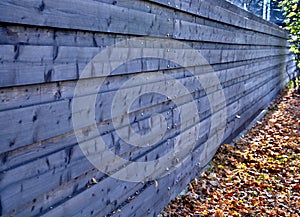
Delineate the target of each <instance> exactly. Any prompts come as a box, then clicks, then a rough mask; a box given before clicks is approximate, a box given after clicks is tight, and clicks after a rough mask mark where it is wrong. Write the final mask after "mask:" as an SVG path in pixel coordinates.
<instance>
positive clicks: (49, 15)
mask: <svg viewBox="0 0 300 217" xmlns="http://www.w3.org/2000/svg"><path fill="white" fill-rule="evenodd" d="M139 36H151V37H154V38H157V39H170V38H171V39H175V40H178V41H180V42H183V43H185V44H187V45H189V46H191V47H192V48H193V49H194V50H196V51H197V52H199V53H200V54H201V55H202V56H203V57H204V58H205V59H206V60H207V61H208V63H209V64H210V65H211V67H212V69H213V70H214V73H215V75H216V76H217V78H218V79H219V81H220V85H221V87H222V89H223V92H224V95H225V98H226V105H225V107H224V108H226V111H227V117H226V118H227V119H226V123H224V124H225V125H226V129H225V135H224V137H223V140H224V141H225V140H229V139H232V138H234V137H235V136H236V135H237V134H238V133H239V132H240V131H241V130H242V129H243V128H244V127H245V126H246V125H247V123H249V121H250V120H251V119H252V118H254V117H255V115H256V114H257V113H258V112H259V111H260V110H261V109H263V108H264V107H265V106H267V105H268V103H269V102H270V101H271V100H272V99H273V98H274V97H275V96H276V95H277V94H278V92H279V91H280V89H281V87H282V86H283V85H285V82H286V81H287V79H288V78H292V77H293V76H294V71H295V63H294V61H293V56H292V55H291V54H290V53H289V51H288V49H289V44H288V43H287V34H286V33H285V32H284V31H283V30H282V29H280V28H279V27H277V26H276V25H274V24H271V23H269V22H266V21H264V20H262V19H260V18H258V17H256V16H254V15H252V14H250V13H248V12H246V11H243V10H242V9H240V8H238V7H236V6H234V5H231V4H229V3H228V2H226V1H223V0H215V1H208V0H196V1H187V0H169V1H164V0H149V1H144V0H138V1H135V0H118V1H114V0H85V1H81V0H60V1H58V0H2V1H1V2H0V144H1V146H0V215H1V216H20V217H23V216H156V215H157V214H159V212H160V210H161V209H163V207H164V206H165V205H166V204H167V203H168V202H169V201H170V200H171V199H174V198H175V197H176V196H177V195H178V193H180V192H181V190H182V189H183V188H185V186H186V184H187V183H188V182H189V181H190V180H191V179H192V178H193V177H195V176H196V175H197V173H199V172H200V171H201V170H202V169H203V168H205V166H206V164H207V163H208V162H209V161H210V160H211V158H212V157H213V155H214V154H215V152H216V150H217V148H218V147H219V145H220V144H210V145H206V143H205V142H207V141H210V139H211V138H209V135H210V134H209V133H210V132H212V133H213V134H214V135H215V134H217V133H219V132H220V127H219V126H211V117H212V111H211V108H210V102H209V100H208V97H209V96H211V95H213V94H214V92H215V91H216V90H217V88H218V87H217V85H216V84H210V83H209V81H207V82H208V83H209V84H210V85H207V88H206V89H204V88H203V85H201V82H197V80H196V79H195V77H193V76H191V71H190V70H192V69H195V68H197V69H199V70H202V73H203V74H205V73H207V67H206V66H205V65H204V66H203V65H202V66H198V65H195V64H191V65H190V66H188V67H186V68H183V67H181V66H180V65H179V64H178V63H173V62H170V61H166V60H162V59H155V58H153V59H137V60H134V61H131V62H128V63H127V64H124V65H122V66H120V67H119V68H118V69H117V70H115V71H114V72H112V73H111V75H110V76H108V77H107V78H106V79H105V83H104V84H103V85H102V86H101V88H100V89H98V90H92V91H90V92H87V93H86V95H84V96H80V97H82V99H86V100H85V102H86V105H88V103H89V99H90V96H91V94H95V93H97V94H98V97H97V99H96V103H95V107H96V108H97V112H96V114H95V121H96V122H97V125H98V129H99V132H100V134H101V136H102V138H103V139H104V141H105V142H106V145H107V148H109V149H110V150H112V151H113V152H114V153H116V154H117V155H119V156H121V157H123V158H124V159H127V160H131V161H146V162H147V161H151V160H155V159H157V158H160V157H162V156H164V155H165V154H166V153H168V152H169V151H170V150H172V147H173V145H174V142H175V139H176V137H177V136H178V135H182V137H183V142H184V143H188V142H189V139H190V137H189V136H185V132H187V130H188V129H189V128H191V127H193V126H194V124H196V125H199V126H201V130H200V131H199V139H198V141H197V144H196V146H195V148H194V150H193V152H192V153H190V154H189V155H188V156H186V158H185V159H183V161H182V162H180V164H178V165H177V166H178V168H177V169H176V170H175V171H174V172H172V173H171V174H169V175H167V176H165V177H162V178H160V179H158V180H156V181H158V186H155V183H154V181H148V182H144V183H142V182H139V183H133V182H126V181H121V180H117V179H113V178H111V177H109V176H108V175H106V174H104V173H103V172H101V171H98V170H97V169H96V168H95V167H94V166H93V165H92V164H91V163H90V162H89V161H88V159H87V158H86V156H85V155H84V154H83V152H82V150H81V149H80V147H79V145H78V142H77V140H76V137H75V134H74V128H73V123H72V118H73V114H72V112H73V110H72V102H73V100H74V98H73V95H74V90H75V87H76V84H77V82H78V79H79V76H80V75H81V72H82V70H83V69H84V67H85V66H86V65H87V64H88V63H89V62H90V61H91V60H92V59H93V58H94V57H95V56H96V55H97V54H98V53H99V52H101V51H103V50H104V49H106V48H107V46H114V45H115V44H116V43H118V42H121V41H123V40H127V39H132V38H135V37H139ZM135 46H140V45H135ZM144 46H148V44H146V45H144ZM145 48H147V49H153V47H151V46H150V47H145ZM182 48H183V47H181V49H182ZM120 49H122V48H120ZM124 49H126V48H124ZM145 50H146V49H145ZM120 53H121V52H120ZM119 55H120V54H119V53H118V52H115V53H113V54H112V55H111V58H110V61H111V62H110V64H114V63H115V62H118V60H119V58H120V56H119ZM177 58H179V59H182V58H184V57H183V56H179V55H178V56H177ZM101 64H103V65H105V64H107V62H106V61H103V62H101V61H100V62H99V65H98V66H102V67H103V65H101ZM159 73H163V74H165V75H168V76H170V78H174V79H176V81H177V82H180V84H182V85H183V86H185V87H186V88H187V90H188V93H189V94H190V95H191V96H192V97H193V101H194V102H191V100H190V98H189V96H188V95H189V94H183V93H182V92H180V91H179V92H178V93H179V94H178V95H177V96H176V97H177V100H178V102H179V103H178V104H177V105H175V104H174V103H173V102H172V101H171V100H170V99H169V98H167V96H161V95H155V94H150V95H144V96H141V97H139V98H138V100H135V101H134V102H133V103H132V104H131V109H130V112H128V115H129V116H130V117H131V119H130V121H129V125H130V127H131V128H132V129H131V130H132V131H136V132H138V133H141V134H143V133H144V134H145V133H146V132H148V131H149V130H150V128H151V127H150V125H149V123H151V120H152V119H151V116H152V115H153V114H156V113H159V114H161V115H163V116H164V117H165V120H166V122H167V126H168V127H169V128H168V130H167V132H166V133H165V135H164V136H163V137H162V139H161V140H160V141H159V142H158V143H157V144H155V145H154V146H151V147H146V148H138V147H135V146H132V145H129V144H126V142H124V141H123V140H122V139H120V138H119V136H118V134H117V131H116V129H115V128H114V126H113V124H112V118H116V117H117V116H116V117H115V116H113V115H112V114H111V106H112V100H113V98H114V96H115V95H116V93H117V91H118V90H119V89H120V87H121V86H122V85H123V84H124V83H125V82H127V81H128V80H130V79H134V78H135V76H137V75H138V76H140V75H142V76H144V77H148V76H152V77H154V78H155V79H153V80H151V82H149V81H148V80H147V79H145V80H144V81H141V82H140V83H135V84H132V85H129V86H128V87H127V88H126V90H127V91H129V92H131V93H133V92H136V91H142V89H143V88H144V87H145V86H147V85H153V86H159V87H164V86H165V85H166V82H169V80H161V79H160V78H159V77H157V78H156V77H155V76H156V75H157V74H159ZM101 79H103V75H96V74H93V73H90V74H89V75H88V76H86V77H85V78H84V80H83V81H84V82H85V85H86V87H89V86H91V85H93V84H96V83H97V82H99V81H100V80H101ZM191 103H195V105H196V107H197V113H196V114H194V115H192V116H191V117H190V119H189V120H187V121H186V123H181V122H180V118H181V115H182V114H183V113H182V112H180V111H181V110H183V109H184V108H186V107H187V108H188V109H187V112H189V111H190V107H191V106H189V105H190V104H191ZM221 105H222V102H219V104H218V107H217V109H216V110H217V111H218V112H220V111H221V109H222V108H223V107H220V106H221ZM222 106H224V105H222ZM81 112H82V113H83V114H88V110H85V109H83V110H82V111H81ZM237 115H239V116H240V117H241V118H236V116H237ZM196 117H198V118H199V123H193V122H192V121H191V120H192V119H194V118H196ZM120 118H121V119H122V118H124V115H121V116H120ZM129 125H128V124H127V123H126V124H125V123H124V124H123V125H120V126H119V127H120V129H122V128H125V129H127V128H128V126H129ZM181 126H184V128H183V129H180V127H181ZM82 127H86V128H84V129H85V133H87V134H88V133H90V131H89V128H88V127H87V126H82ZM210 127H211V128H210ZM90 139H91V140H90V141H93V140H92V139H93V138H92V136H91V138H90ZM88 142H89V141H88ZM118 169H120V168H118ZM114 172H118V170H116V171H114ZM95 180H96V181H97V183H95Z"/></svg>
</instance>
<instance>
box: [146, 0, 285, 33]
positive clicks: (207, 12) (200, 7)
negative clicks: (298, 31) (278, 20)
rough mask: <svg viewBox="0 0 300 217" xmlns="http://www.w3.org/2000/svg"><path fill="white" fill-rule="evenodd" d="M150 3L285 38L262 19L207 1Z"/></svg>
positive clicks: (158, 0) (173, 0) (154, 0)
mask: <svg viewBox="0 0 300 217" xmlns="http://www.w3.org/2000/svg"><path fill="white" fill-rule="evenodd" d="M151 2H156V3H159V4H162V5H164V6H167V7H171V8H174V9H176V10H181V11H184V12H189V13H192V14H194V15H198V16H201V17H204V18H208V19H212V20H215V21H218V22H222V23H225V24H229V25H233V26H236V27H239V28H244V29H249V30H251V31H258V32H262V33H267V34H270V35H273V36H276V37H282V38H284V39H286V38H287V35H286V33H285V32H284V31H283V30H281V29H280V28H279V27H277V26H274V25H272V24H268V23H265V22H263V20H262V19H259V20H253V19H248V18H247V17H246V16H244V15H239V14H237V13H236V11H232V10H228V9H225V8H224V7H220V6H219V5H217V4H215V3H212V4H211V2H207V1H184V0H182V1H177V0H171V1H168V2H166V1H161V0H151ZM229 8H230V7H229ZM249 14H250V13H249Z"/></svg>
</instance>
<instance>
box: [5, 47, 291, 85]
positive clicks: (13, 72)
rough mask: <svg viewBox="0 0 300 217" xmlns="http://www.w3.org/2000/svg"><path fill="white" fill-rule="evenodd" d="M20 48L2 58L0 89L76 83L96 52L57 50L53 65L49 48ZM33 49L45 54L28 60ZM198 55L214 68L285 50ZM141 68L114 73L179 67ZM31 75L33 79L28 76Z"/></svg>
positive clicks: (130, 68)
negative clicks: (18, 52) (51, 83)
mask: <svg viewBox="0 0 300 217" xmlns="http://www.w3.org/2000/svg"><path fill="white" fill-rule="evenodd" d="M21 47H22V48H20V50H22V51H21V53H20V54H19V57H18V58H19V60H17V61H15V60H13V59H14V56H13V55H7V54H6V55H5V56H4V55H3V62H2V63H1V62H0V74H1V75H2V77H1V80H0V86H2V87H7V86H12V85H25V84H35V83H44V82H54V81H63V80H71V79H78V75H79V74H80V73H81V72H82V70H83V69H84V67H85V66H86V65H87V63H88V62H89V61H90V60H92V58H93V57H94V56H95V55H96V54H97V53H98V52H99V51H100V49H99V48H84V49H83V48H72V47H60V48H59V49H58V54H57V55H55V60H54V62H53V60H49V59H48V61H47V58H51V55H52V52H53V47H50V46H49V47H43V49H41V48H40V47H36V46H21ZM35 48H37V49H41V50H43V51H45V53H44V52H42V53H41V54H42V57H40V58H35V57H34V56H33V57H31V52H32V50H34V49H35ZM9 50H10V51H11V52H12V50H13V47H12V46H11V47H9ZM0 52H1V50H0ZM200 52H201V54H202V55H203V57H204V58H206V59H207V61H208V62H209V63H210V64H216V63H227V62H235V61H244V60H251V59H259V58H263V57H273V56H278V55H284V54H286V53H288V50H287V49H282V48H274V49H261V50H246V51H245V50H222V52H221V54H220V51H219V50H201V51H200ZM42 58H43V61H42V62H41V61H40V59H42ZM44 58H45V60H44ZM179 58H180V57H179ZM110 61H111V63H114V59H111V60H110ZM154 63H155V62H154ZM99 64H100V63H99ZM103 64H106V62H103ZM142 66H143V64H142V60H137V61H136V62H135V64H134V63H133V64H132V67H124V68H120V69H119V70H117V71H116V72H115V73H116V74H131V73H136V72H139V71H144V72H146V71H150V70H151V71H153V70H164V69H171V68H178V67H179V66H178V65H176V64H175V65H174V64H171V65H169V64H167V63H166V62H165V64H159V65H157V64H148V65H145V64H144V67H142ZM145 67H146V68H145ZM32 74H34V75H35V76H32Z"/></svg>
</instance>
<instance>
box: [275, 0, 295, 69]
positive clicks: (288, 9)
mask: <svg viewBox="0 0 300 217" xmlns="http://www.w3.org/2000/svg"><path fill="white" fill-rule="evenodd" d="M279 6H281V7H282V8H283V14H284V16H285V20H284V22H285V24H286V26H285V29H286V30H287V31H288V32H289V35H290V42H291V52H293V53H294V54H295V59H296V61H297V65H298V67H300V0H284V1H281V2H279Z"/></svg>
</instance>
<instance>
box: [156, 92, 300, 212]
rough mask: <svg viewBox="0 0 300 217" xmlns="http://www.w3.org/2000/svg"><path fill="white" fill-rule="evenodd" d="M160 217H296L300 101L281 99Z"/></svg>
mask: <svg viewBox="0 0 300 217" xmlns="http://www.w3.org/2000/svg"><path fill="white" fill-rule="evenodd" d="M160 216H199V217H200V216H212V217H222V216H291V217H300V95H297V94H294V92H293V90H288V91H286V92H284V93H282V94H281V95H280V96H279V97H278V98H277V99H276V100H275V102H274V103H273V104H272V105H271V106H269V109H268V112H267V115H266V116H265V117H264V118H263V119H262V120H260V121H257V122H256V124H255V125H254V126H253V127H252V129H251V130H250V131H249V132H248V133H247V134H246V135H244V136H243V137H242V138H240V139H239V140H237V141H235V142H234V145H228V144H225V145H222V146H221V147H220V148H219V150H218V151H217V153H216V155H215V157H214V159H213V161H212V162H211V164H210V166H209V169H208V170H206V171H204V172H203V173H202V174H200V175H199V177H197V178H195V179H194V180H193V181H192V182H191V183H190V184H189V185H188V187H187V192H186V193H185V194H183V195H181V196H178V197H177V198H176V199H175V200H173V201H172V202H171V203H170V204H169V205H168V206H167V207H166V208H165V209H164V211H162V212H161V214H160Z"/></svg>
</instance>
